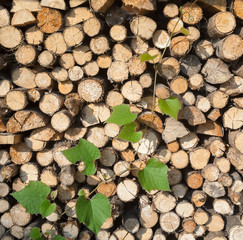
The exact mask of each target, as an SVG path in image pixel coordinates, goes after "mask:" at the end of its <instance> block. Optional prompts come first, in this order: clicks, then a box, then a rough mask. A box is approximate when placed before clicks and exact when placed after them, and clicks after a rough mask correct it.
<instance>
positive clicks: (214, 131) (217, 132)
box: [196, 120, 224, 137]
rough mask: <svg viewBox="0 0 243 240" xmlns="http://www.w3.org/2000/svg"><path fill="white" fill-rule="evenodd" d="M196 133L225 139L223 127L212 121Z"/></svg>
mask: <svg viewBox="0 0 243 240" xmlns="http://www.w3.org/2000/svg"><path fill="white" fill-rule="evenodd" d="M196 132H197V133H199V134H205V135H210V136H217V137H223V135H224V132H223V129H222V127H221V126H220V125H219V124H218V123H217V122H213V121H211V120H207V122H206V123H204V124H201V125H199V126H198V128H197V131H196Z"/></svg>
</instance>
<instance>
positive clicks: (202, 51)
mask: <svg viewBox="0 0 243 240" xmlns="http://www.w3.org/2000/svg"><path fill="white" fill-rule="evenodd" d="M195 52H196V54H197V56H198V57H199V58H200V59H202V60H206V59H208V58H210V57H212V56H213V54H214V47H213V44H212V43H211V42H210V41H208V40H200V41H199V42H198V43H197V45H196V47H195Z"/></svg>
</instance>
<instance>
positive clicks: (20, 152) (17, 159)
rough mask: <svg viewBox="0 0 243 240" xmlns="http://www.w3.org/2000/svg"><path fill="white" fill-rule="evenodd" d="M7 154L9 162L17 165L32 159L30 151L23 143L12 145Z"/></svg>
mask: <svg viewBox="0 0 243 240" xmlns="http://www.w3.org/2000/svg"><path fill="white" fill-rule="evenodd" d="M9 154H10V157H11V161H12V162H13V163H15V164H18V165H22V164H24V163H27V162H29V161H30V160H31V158H32V151H31V149H30V148H29V147H28V146H27V145H26V144H25V143H24V142H20V143H17V144H13V145H12V146H11V147H10V151H9Z"/></svg>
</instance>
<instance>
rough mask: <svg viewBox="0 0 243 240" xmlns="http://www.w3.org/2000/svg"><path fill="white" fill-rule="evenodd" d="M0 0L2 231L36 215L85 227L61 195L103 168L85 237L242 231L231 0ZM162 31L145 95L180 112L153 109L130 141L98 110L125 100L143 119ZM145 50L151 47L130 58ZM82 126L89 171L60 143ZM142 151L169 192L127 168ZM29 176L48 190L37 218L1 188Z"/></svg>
mask: <svg viewBox="0 0 243 240" xmlns="http://www.w3.org/2000/svg"><path fill="white" fill-rule="evenodd" d="M0 2H1V4H2V6H0V45H1V50H0V69H1V75H0V144H1V145H0V169H1V170H0V176H1V177H0V239H2V240H7V239H8V240H9V239H10V240H12V239H28V236H29V235H28V234H29V231H30V229H31V228H33V227H34V226H39V227H41V229H42V231H43V232H45V231H46V230H48V229H52V231H53V234H54V233H55V232H59V233H60V234H64V235H65V236H66V239H80V240H81V239H93V238H94V236H93V234H92V233H91V232H90V231H89V230H88V229H87V228H85V226H84V225H82V224H79V223H78V221H77V216H76V214H75V212H74V209H73V208H72V207H73V206H74V205H75V202H76V199H77V193H78V191H79V190H80V189H84V190H85V191H87V192H90V191H91V190H92V189H93V188H94V187H95V186H97V184H98V183H99V182H101V181H102V179H104V177H107V176H112V175H114V174H116V178H115V180H114V181H111V182H109V183H107V184H104V185H102V186H101V187H99V188H98V192H100V193H103V194H105V195H106V196H107V197H109V198H110V202H111V205H112V218H110V219H108V220H107V221H106V222H105V223H104V225H103V226H102V230H101V231H100V232H99V234H98V235H97V236H96V239H102V240H106V239H110V240H113V239H126V240H130V239H135V238H136V239H144V240H145V239H154V240H158V239H160V240H161V239H180V240H184V239H190V240H191V239H206V240H213V239H214V240H216V239H217V240H224V239H230V240H240V239H242V236H243V216H242V203H243V194H242V190H243V182H242V175H243V131H242V125H243V95H242V93H243V64H242V63H243V58H242V55H243V40H242V37H243V26H242V22H243V1H242V0H233V1H228V2H227V1H226V0H200V1H195V2H196V3H195V2H194V3H193V5H192V3H191V2H187V1H184V0H181V1H166V0H162V1H157V2H156V1H155V0H151V1H148V0H147V1H146V0H144V1H139V0H134V1H133V0H122V1H114V0H103V1H96V0H90V1H87V0H69V1H64V0H55V1H54V0H41V1H38V0H13V1H12V2H11V1H0ZM180 7H182V12H183V11H184V14H183V17H182V19H179V17H180V10H179V9H180ZM183 26H184V28H186V29H188V31H189V35H188V36H185V35H183V34H181V33H180V29H181V27H183ZM172 32H174V33H176V35H175V36H173V38H172V39H171V42H170V44H169V48H168V49H167V50H166V53H165V56H164V58H163V60H162V64H161V65H160V66H159V69H158V70H159V76H158V80H157V84H156V86H155V94H156V97H157V98H161V99H167V98H168V97H170V96H176V97H178V99H179V100H180V103H181V105H182V109H181V110H180V112H179V117H178V121H177V120H175V119H173V118H170V117H168V116H166V115H162V114H161V112H160V110H159V109H158V108H156V109H155V110H156V113H155V119H156V124H153V123H150V126H151V127H150V128H148V131H146V134H144V136H143V139H142V144H140V145H138V144H129V143H128V142H126V141H123V140H120V139H118V138H117V136H118V134H119V131H120V128H119V126H118V125H115V124H111V123H107V124H106V123H105V120H106V119H107V118H108V117H109V116H110V114H111V110H112V107H114V106H116V105H119V104H122V103H126V104H130V105H131V111H133V112H137V113H139V122H140V123H141V124H140V128H141V130H143V129H144V125H145V124H146V121H147V120H148V118H146V115H149V114H151V109H152V95H153V86H152V85H153V82H154V69H153V64H155V63H157V62H159V61H160V60H159V59H160V56H161V53H162V51H163V49H164V48H166V45H167V42H168V41H169V39H170V37H169V36H170V34H171V33H172ZM145 52H148V53H149V54H151V55H156V54H158V57H157V58H155V59H154V60H153V61H150V62H148V63H141V62H140V59H139V55H140V54H142V53H145ZM80 138H85V139H87V140H88V141H90V142H92V143H93V144H94V145H95V146H97V147H98V148H100V150H101V158H100V159H99V161H98V164H97V166H98V171H97V174H96V175H92V176H88V177H85V176H84V175H83V174H82V173H81V172H82V170H83V166H82V164H80V165H72V164H71V163H70V162H69V161H68V160H67V159H66V158H65V157H64V156H63V155H62V153H61V151H63V150H65V149H68V148H70V147H72V146H74V145H75V144H77V141H78V140H79V139H80ZM138 146H139V147H138ZM135 149H137V152H138V154H136V155H135V152H136V151H135ZM152 156H154V157H157V158H158V159H159V160H160V161H161V162H163V163H166V164H168V166H169V168H170V170H169V183H170V186H171V192H163V191H152V192H145V191H143V190H142V189H141V187H139V184H138V181H137V180H136V178H135V177H136V175H137V172H138V171H136V170H134V169H136V168H138V167H139V166H141V165H143V164H145V162H146V161H147V160H148V159H149V158H150V157H152ZM131 162H132V167H133V168H132V169H133V170H132V171H127V172H124V169H125V168H126V166H129V164H130V163H131ZM121 172H123V174H120V173H121ZM30 180H39V181H42V182H43V183H45V184H47V185H49V186H50V187H51V188H52V189H53V191H55V190H57V196H56V202H57V205H58V207H57V210H56V211H55V212H54V213H53V214H51V215H50V216H48V217H46V218H44V219H41V218H39V217H36V216H31V215H30V214H28V213H26V212H25V209H23V207H22V206H21V205H19V204H17V203H16V201H14V199H13V197H11V196H10V193H11V192H14V191H19V190H21V189H22V188H23V187H24V186H26V184H28V182H29V181H30ZM63 211H65V212H66V213H65V214H64V215H63V217H62V218H61V219H60V220H59V221H58V223H57V225H55V226H53V225H54V223H55V222H56V220H57V219H58V218H59V216H60V214H61V213H62V212H63ZM52 226H53V227H52Z"/></svg>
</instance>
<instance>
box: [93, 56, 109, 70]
mask: <svg viewBox="0 0 243 240" xmlns="http://www.w3.org/2000/svg"><path fill="white" fill-rule="evenodd" d="M96 61H97V64H98V66H99V67H100V68H102V69H106V68H109V67H110V65H111V62H112V59H111V57H110V56H108V55H106V54H101V55H99V56H98V58H97V60H96Z"/></svg>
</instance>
